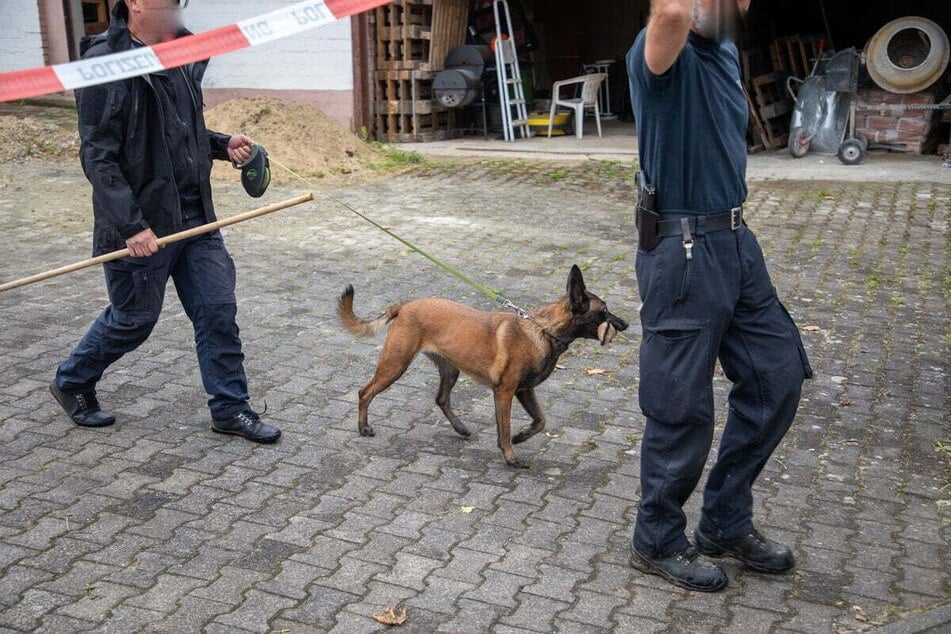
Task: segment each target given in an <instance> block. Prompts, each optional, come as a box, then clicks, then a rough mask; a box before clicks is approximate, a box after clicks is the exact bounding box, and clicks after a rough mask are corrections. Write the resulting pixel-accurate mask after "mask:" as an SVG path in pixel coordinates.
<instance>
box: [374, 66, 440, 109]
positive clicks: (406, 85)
mask: <svg viewBox="0 0 951 634" xmlns="http://www.w3.org/2000/svg"><path fill="white" fill-rule="evenodd" d="M434 76H435V73H434V72H426V71H410V70H390V71H377V72H376V73H374V80H375V83H376V92H375V95H374V113H375V114H413V113H415V114H430V113H432V112H440V111H443V110H445V109H446V107H445V106H443V105H442V104H441V103H439V102H438V101H436V95H435V92H434V91H433V77H434Z"/></svg>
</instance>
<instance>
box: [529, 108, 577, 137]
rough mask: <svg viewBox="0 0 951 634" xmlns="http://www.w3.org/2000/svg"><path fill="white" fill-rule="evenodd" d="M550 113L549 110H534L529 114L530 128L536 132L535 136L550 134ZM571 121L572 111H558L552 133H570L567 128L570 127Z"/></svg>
mask: <svg viewBox="0 0 951 634" xmlns="http://www.w3.org/2000/svg"><path fill="white" fill-rule="evenodd" d="M548 115H549V113H547V112H533V113H531V114H530V115H528V128H529V129H530V130H531V131H532V132H534V133H535V136H548V119H549V116H548ZM569 121H571V113H570V112H556V113H555V127H554V128H553V129H552V131H551V135H552V136H565V135H566V134H568V132H567V130H565V128H567V127H568V122H569Z"/></svg>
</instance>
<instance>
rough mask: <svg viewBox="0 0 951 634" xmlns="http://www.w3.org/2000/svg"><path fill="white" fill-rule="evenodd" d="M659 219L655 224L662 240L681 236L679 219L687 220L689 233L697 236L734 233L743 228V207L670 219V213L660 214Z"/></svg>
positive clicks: (683, 215) (676, 216)
mask: <svg viewBox="0 0 951 634" xmlns="http://www.w3.org/2000/svg"><path fill="white" fill-rule="evenodd" d="M638 213H640V212H638ZM661 218H663V220H659V221H658V222H657V235H658V236H661V237H663V238H666V237H668V236H679V235H682V234H683V227H681V225H680V219H681V218H687V220H688V221H689V222H690V232H691V233H694V234H698V235H699V234H701V233H713V232H714V231H726V230H730V231H736V230H737V229H739V228H740V227H741V226H743V207H742V206H740V207H734V208H733V209H731V210H730V211H724V212H721V213H715V214H701V215H687V214H680V215H674V216H673V217H671V212H661ZM700 218H703V222H702V223H701V226H700V231H698V230H697V223H698V220H699V219H700Z"/></svg>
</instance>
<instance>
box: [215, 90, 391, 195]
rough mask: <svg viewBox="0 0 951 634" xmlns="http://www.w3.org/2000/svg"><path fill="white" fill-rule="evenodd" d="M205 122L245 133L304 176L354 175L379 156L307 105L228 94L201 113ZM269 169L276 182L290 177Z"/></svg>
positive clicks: (222, 129) (219, 173) (222, 174)
mask: <svg viewBox="0 0 951 634" xmlns="http://www.w3.org/2000/svg"><path fill="white" fill-rule="evenodd" d="M205 123H206V125H207V126H208V128H209V129H211V130H217V131H219V132H224V133H226V134H239V133H240V134H246V135H248V136H249V137H251V138H252V139H253V140H254V141H255V142H256V143H260V144H261V145H263V146H264V147H265V148H266V149H267V151H268V154H269V155H270V156H271V157H272V158H273V159H276V160H278V161H280V162H281V163H283V164H284V165H287V166H288V167H290V168H291V169H293V170H295V171H297V172H299V173H301V174H303V175H304V176H307V177H317V178H324V177H328V178H333V177H341V176H342V177H348V178H353V177H358V176H361V175H365V174H366V173H368V172H370V171H371V168H370V167H369V165H370V164H372V163H373V162H374V161H379V160H381V159H382V158H383V155H384V153H383V152H382V151H381V150H380V149H378V148H376V147H374V146H372V145H370V144H367V143H364V142H363V141H362V140H360V139H359V138H357V136H356V135H355V134H353V133H352V132H350V131H349V130H346V129H344V128H343V127H341V126H340V125H339V124H338V123H337V122H335V121H333V120H332V119H330V118H329V117H327V115H325V114H324V113H323V112H321V111H320V110H318V109H317V108H315V107H314V106H311V105H309V104H303V103H296V102H288V101H280V100H277V99H270V98H266V97H256V98H253V99H232V100H230V101H226V102H224V103H221V104H219V105H217V106H215V107H214V108H211V109H210V110H208V111H207V112H205ZM215 169H216V170H217V173H216V175H217V176H220V177H223V178H234V174H233V172H232V173H231V174H228V173H226V172H222V168H220V167H216V168H215ZM224 169H230V168H228V167H227V166H226V167H225V168H224ZM271 174H272V178H273V179H274V180H277V181H281V182H288V181H289V180H294V179H293V177H292V176H291V175H290V174H288V173H287V172H285V171H284V170H282V169H281V168H280V167H278V166H277V165H275V164H273V162H272V165H271Z"/></svg>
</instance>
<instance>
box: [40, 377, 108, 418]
mask: <svg viewBox="0 0 951 634" xmlns="http://www.w3.org/2000/svg"><path fill="white" fill-rule="evenodd" d="M50 394H52V395H53V398H55V399H56V402H57V403H59V405H60V407H62V408H63V411H65V412H66V413H67V414H68V415H69V417H70V418H71V419H73V422H74V423H76V424H77V425H79V426H80V427H108V426H109V425H111V424H113V423H114V422H116V417H115V416H113V415H112V414H107V413H106V412H104V411H102V409H100V407H99V401H98V400H97V399H96V393H95V392H85V393H83V394H66V393H64V392H62V391H61V390H60V389H59V388H58V387H56V381H53V382H52V383H50Z"/></svg>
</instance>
